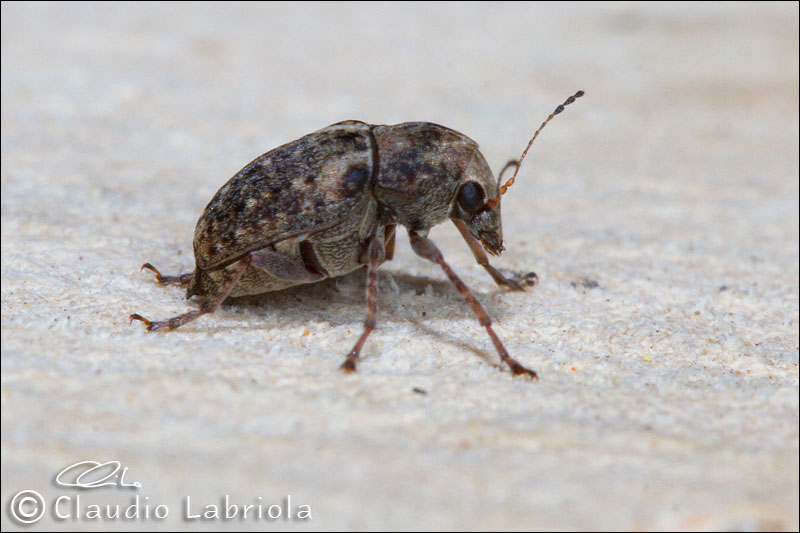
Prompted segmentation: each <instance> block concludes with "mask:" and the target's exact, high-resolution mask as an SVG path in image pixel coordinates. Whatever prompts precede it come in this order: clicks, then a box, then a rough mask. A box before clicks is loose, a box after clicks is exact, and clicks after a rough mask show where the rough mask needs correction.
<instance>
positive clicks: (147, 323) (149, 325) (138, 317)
mask: <svg viewBox="0 0 800 533" xmlns="http://www.w3.org/2000/svg"><path fill="white" fill-rule="evenodd" d="M128 319H129V322H128V323H129V324H133V321H134V320H139V321H140V322H144V325H145V326H147V331H151V330H152V329H153V325H154V324H153V322H152V321H150V320H147V319H146V318H145V317H143V316H142V315H137V314H136V313H134V314H132V315H131V316H129V317H128Z"/></svg>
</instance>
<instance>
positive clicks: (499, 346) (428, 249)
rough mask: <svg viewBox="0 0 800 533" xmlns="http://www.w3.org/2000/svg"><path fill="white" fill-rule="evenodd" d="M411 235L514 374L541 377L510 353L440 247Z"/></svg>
mask: <svg viewBox="0 0 800 533" xmlns="http://www.w3.org/2000/svg"><path fill="white" fill-rule="evenodd" d="M408 235H409V237H410V238H411V248H413V250H414V252H415V253H416V254H417V255H418V256H420V257H422V258H424V259H427V260H428V261H432V262H434V263H436V264H437V265H439V266H440V267H442V270H444V273H445V274H447V277H448V278H450V281H452V282H453V285H455V286H456V289H458V292H460V293H461V296H463V297H464V299H465V300H466V301H467V303H468V304H469V305H470V307H472V312H473V313H475V316H477V317H478V321H479V322H480V323H481V326H483V327H485V328H486V332H487V333H488V334H489V337H490V338H491V339H492V344H494V347H495V349H496V350H497V353H498V354H499V355H500V359H502V360H503V362H504V363H505V364H507V365H508V366H509V368H511V372H513V373H514V375H516V376H518V375H527V376H530V377H532V378H534V379H539V376H537V375H536V372H534V371H533V370H530V369H528V368H525V367H524V366H522V365H521V364H519V362H517V360H516V359H514V358H513V357H511V356H510V355H508V352H507V351H506V348H505V346H503V343H502V342H500V339H499V338H498V337H497V334H495V332H494V330H493V329H492V319H491V318H489V314H488V313H487V312H486V310H485V309H484V308H483V306H482V305H481V304H480V302H478V300H476V299H475V296H474V295H473V294H472V291H470V290H469V287H467V286H466V285H465V284H464V282H463V281H461V278H459V277H458V276H456V273H455V272H453V270H452V269H451V268H450V265H448V264H447V263H446V262H445V260H444V257H443V256H442V252H440V251H439V248H437V247H436V245H435V244H434V243H433V241H432V240H430V239H429V238H427V237H425V236H423V235H420V234H419V233H417V232H416V231H409V232H408Z"/></svg>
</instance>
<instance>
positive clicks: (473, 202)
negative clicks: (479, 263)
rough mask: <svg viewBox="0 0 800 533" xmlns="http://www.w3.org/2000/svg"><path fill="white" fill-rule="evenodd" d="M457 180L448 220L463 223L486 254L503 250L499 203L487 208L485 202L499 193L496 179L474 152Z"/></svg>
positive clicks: (484, 162) (477, 153)
mask: <svg viewBox="0 0 800 533" xmlns="http://www.w3.org/2000/svg"><path fill="white" fill-rule="evenodd" d="M460 178H461V179H460V180H459V181H460V183H459V184H458V186H457V187H456V188H455V191H454V192H455V194H454V195H453V198H452V203H451V207H450V213H449V216H450V218H452V219H457V220H462V221H463V222H465V223H466V224H467V228H469V232H470V233H471V234H472V235H473V236H475V237H476V238H477V239H478V240H480V241H481V243H482V244H483V247H484V248H485V249H486V251H487V252H489V253H490V254H492V255H499V254H500V252H502V251H503V223H502V219H501V218H500V202H496V203H495V204H494V205H491V206H489V205H488V200H489V199H491V198H494V197H496V196H497V195H498V194H499V193H498V188H497V184H498V180H496V179H495V177H494V174H492V171H491V169H489V165H488V164H487V163H486V160H485V159H484V158H483V156H482V155H481V153H480V152H478V151H477V150H475V153H474V157H473V158H472V161H471V162H470V164H469V165H467V167H466V168H465V169H464V171H463V172H462V173H461V176H460Z"/></svg>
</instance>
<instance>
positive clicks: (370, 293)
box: [339, 237, 384, 372]
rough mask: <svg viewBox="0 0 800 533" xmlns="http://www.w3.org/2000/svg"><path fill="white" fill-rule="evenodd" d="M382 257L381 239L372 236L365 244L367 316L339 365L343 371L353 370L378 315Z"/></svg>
mask: <svg viewBox="0 0 800 533" xmlns="http://www.w3.org/2000/svg"><path fill="white" fill-rule="evenodd" d="M383 258H384V248H383V241H382V240H381V239H378V238H376V237H372V238H371V239H370V241H369V245H368V246H367V318H366V319H365V320H364V332H363V333H362V334H361V337H359V339H358V341H357V342H356V345H355V346H353V349H352V350H350V353H349V354H347V359H345V361H344V363H342V365H341V366H340V367H339V368H341V369H342V370H344V371H345V372H355V371H356V362H357V361H358V357H359V355H360V354H361V347H362V346H364V343H365V342H366V340H367V337H368V336H369V334H370V333H372V330H373V329H375V325H376V323H377V316H378V265H380V263H381V261H382V260H383Z"/></svg>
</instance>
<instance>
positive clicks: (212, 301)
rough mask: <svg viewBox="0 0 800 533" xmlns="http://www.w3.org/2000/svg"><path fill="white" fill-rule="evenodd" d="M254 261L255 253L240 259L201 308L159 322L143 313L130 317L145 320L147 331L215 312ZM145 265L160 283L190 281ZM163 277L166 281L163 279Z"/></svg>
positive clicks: (183, 322) (173, 327)
mask: <svg viewBox="0 0 800 533" xmlns="http://www.w3.org/2000/svg"><path fill="white" fill-rule="evenodd" d="M252 261H253V254H249V255H247V256H246V257H245V258H243V259H241V260H240V261H239V264H238V266H237V268H236V270H234V271H233V272H232V273H231V274H230V275H229V276H228V277H227V278H226V279H225V281H223V282H222V283H221V284H220V285H219V287H218V288H217V291H216V292H215V293H213V294H209V295H208V296H207V297H206V299H205V300H204V301H203V303H202V304H201V305H200V309H196V310H194V311H189V312H188V313H184V314H182V315H178V316H174V317H172V318H170V319H168V320H159V321H157V322H153V321H150V320H148V319H146V318H145V317H143V316H142V315H138V314H135V313H134V314H132V315H131V316H130V317H129V318H130V321H131V322H133V321H134V320H139V321H141V322H144V324H145V325H146V326H147V331H156V330H159V329H175V328H178V327H180V326H182V325H184V324H186V323H187V322H191V321H192V320H194V319H195V318H197V317H199V316H202V315H205V314H206V313H213V312H214V310H216V308H217V307H219V304H221V303H222V302H223V301H224V300H225V298H227V297H228V295H229V294H230V293H231V290H233V287H234V286H235V285H236V282H238V281H239V278H241V277H242V274H244V271H245V270H246V269H247V267H248V266H250V263H251V262H252ZM145 267H147V268H150V270H153V271H154V272H156V274H157V277H156V280H157V281H158V282H159V283H164V284H170V283H171V284H183V283H188V279H187V280H186V281H185V282H184V281H183V278H184V276H169V277H165V276H162V275H161V274H160V273H159V272H158V270H156V269H155V268H153V267H152V265H150V266H149V267H148V264H145V265H144V266H143V267H142V268H145ZM159 278H160V279H159ZM189 278H191V274H190V275H189ZM162 279H164V280H166V281H161V280H162Z"/></svg>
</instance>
